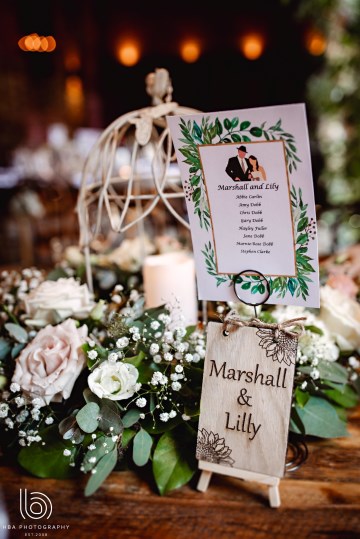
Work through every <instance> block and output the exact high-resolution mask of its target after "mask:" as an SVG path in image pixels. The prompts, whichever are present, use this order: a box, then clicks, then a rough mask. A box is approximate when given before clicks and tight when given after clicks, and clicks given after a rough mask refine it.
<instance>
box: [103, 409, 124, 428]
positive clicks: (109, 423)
mask: <svg viewBox="0 0 360 539" xmlns="http://www.w3.org/2000/svg"><path fill="white" fill-rule="evenodd" d="M110 428H112V431H110ZM123 428H124V427H123V424H122V421H121V418H120V414H119V413H116V412H115V411H114V410H113V409H112V408H110V406H108V405H107V404H103V405H101V407H100V417H99V429H100V430H102V431H103V432H105V433H110V432H113V434H121V432H122V431H123Z"/></svg>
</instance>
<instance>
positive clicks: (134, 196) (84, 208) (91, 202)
mask: <svg viewBox="0 0 360 539" xmlns="http://www.w3.org/2000/svg"><path fill="white" fill-rule="evenodd" d="M145 81H146V91H147V93H148V94H149V95H150V96H151V97H152V106H151V107H146V108H143V109H139V110H135V111H132V112H129V113H127V114H124V115H123V116H120V117H119V118H117V119H116V120H115V121H114V122H113V123H112V124H110V125H109V126H108V127H107V128H106V129H105V131H104V132H103V133H102V135H101V136H100V138H99V140H98V141H97V143H96V144H95V146H94V147H93V148H92V150H91V152H90V154H89V156H88V158H87V160H86V162H85V166H84V170H83V175H82V181H81V188H80V193H79V198H78V203H77V212H78V218H79V227H80V247H81V248H82V249H83V251H84V256H85V263H86V277H87V282H88V285H89V287H90V289H91V290H92V288H93V285H92V274H91V265H90V246H91V243H92V242H93V241H94V240H95V239H96V238H97V237H98V236H99V234H100V230H101V225H102V222H103V214H104V212H106V214H107V217H108V222H109V224H110V227H111V229H112V230H113V231H115V232H118V233H123V232H125V231H126V230H128V229H129V228H131V227H133V226H134V225H138V226H139V225H140V224H141V223H142V222H143V220H144V219H145V217H147V216H149V215H150V214H151V212H152V211H153V210H154V209H155V207H156V206H157V204H158V203H159V202H160V201H162V202H163V204H164V206H165V208H166V209H167V210H168V211H169V212H170V213H171V214H172V215H173V216H174V217H175V219H177V221H179V222H180V223H181V224H182V225H184V227H186V228H189V225H188V223H187V222H186V221H185V220H184V218H183V217H182V216H181V215H180V214H179V213H178V212H177V211H176V209H175V208H174V207H173V206H172V205H171V203H170V200H171V199H183V198H184V197H185V194H184V191H183V189H182V186H181V184H180V183H179V182H178V181H176V182H174V181H169V175H168V172H169V166H170V163H172V162H173V161H175V159H176V158H175V154H174V152H173V146H172V140H171V136H170V131H169V128H168V127H167V123H166V116H168V115H181V114H184V115H186V114H193V113H196V112H199V111H197V110H195V109H191V108H187V107H181V106H179V105H178V104H177V103H175V102H173V101H171V99H172V90H173V89H172V85H171V80H170V76H169V73H168V71H167V70H166V69H156V70H155V72H154V73H150V74H149V75H147V77H146V79H145ZM130 133H131V134H132V135H133V137H134V140H133V144H132V149H131V159H130V164H129V166H128V167H127V169H126V170H125V174H124V171H122V173H121V171H119V168H118V167H117V166H116V158H117V155H118V154H117V152H118V151H119V148H121V146H122V142H123V141H124V139H125V137H126V136H129V134H130ZM148 146H150V147H151V148H152V158H151V174H150V175H149V178H148V182H147V188H146V191H145V192H142V185H143V177H141V175H139V174H138V173H137V167H136V165H137V161H138V157H139V152H140V151H141V149H144V148H146V147H148ZM133 204H135V205H136V210H137V211H136V216H135V218H134V219H132V220H131V221H129V220H128V212H129V209H130V207H131V205H133ZM94 207H95V208H96V210H95V212H94V216H95V218H94V219H93V222H91V221H92V218H91V215H90V211H89V210H90V208H94Z"/></svg>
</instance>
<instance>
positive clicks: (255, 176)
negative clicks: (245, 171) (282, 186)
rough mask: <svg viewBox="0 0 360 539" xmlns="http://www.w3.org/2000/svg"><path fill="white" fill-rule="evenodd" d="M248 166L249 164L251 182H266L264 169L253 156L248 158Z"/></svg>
mask: <svg viewBox="0 0 360 539" xmlns="http://www.w3.org/2000/svg"><path fill="white" fill-rule="evenodd" d="M249 164H250V169H251V170H250V176H251V179H252V180H256V181H261V180H263V181H266V172H265V169H264V167H262V166H261V165H259V161H258V160H257V158H256V157H255V155H250V156H249Z"/></svg>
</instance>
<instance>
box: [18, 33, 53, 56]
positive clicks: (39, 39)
mask: <svg viewBox="0 0 360 539" xmlns="http://www.w3.org/2000/svg"><path fill="white" fill-rule="evenodd" d="M18 45H19V47H20V49H21V50H22V51H26V52H52V51H53V50H55V48H56V41H55V39H54V38H53V37H52V36H47V37H44V36H39V35H38V34H29V35H28V36H24V37H22V38H21V39H19V41H18Z"/></svg>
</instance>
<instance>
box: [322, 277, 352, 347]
mask: <svg viewBox="0 0 360 539" xmlns="http://www.w3.org/2000/svg"><path fill="white" fill-rule="evenodd" d="M320 298H321V308H320V319H321V320H322V321H323V322H324V323H325V325H326V327H327V329H328V330H329V331H330V333H331V334H332V335H333V337H334V339H335V340H336V342H337V343H338V345H339V347H340V349H341V350H358V349H360V305H359V304H358V303H357V302H356V301H354V300H352V299H351V298H349V297H348V296H346V295H345V294H343V293H342V292H340V291H339V290H335V289H334V288H331V287H330V286H323V287H321V290H320Z"/></svg>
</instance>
